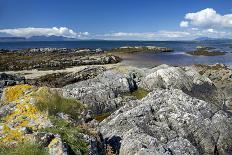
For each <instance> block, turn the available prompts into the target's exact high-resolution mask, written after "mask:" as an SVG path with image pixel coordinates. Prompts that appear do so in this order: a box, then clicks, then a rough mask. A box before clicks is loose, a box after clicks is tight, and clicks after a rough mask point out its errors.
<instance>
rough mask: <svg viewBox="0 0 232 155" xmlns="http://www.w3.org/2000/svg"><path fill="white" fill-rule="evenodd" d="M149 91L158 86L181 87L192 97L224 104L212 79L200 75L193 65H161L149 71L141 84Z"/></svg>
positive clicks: (140, 85) (219, 104)
mask: <svg viewBox="0 0 232 155" xmlns="http://www.w3.org/2000/svg"><path fill="white" fill-rule="evenodd" d="M139 87H142V88H144V89H146V90H148V91H152V90H155V89H157V88H164V89H167V88H175V89H180V90H182V91H183V92H185V93H186V94H189V95H190V96H192V97H196V98H198V99H202V100H205V101H209V102H215V103H217V104H218V106H222V105H221V104H222V102H221V101H222V96H221V94H220V93H219V92H218V91H217V88H216V87H215V85H214V84H213V83H212V81H211V80H210V79H209V78H207V77H205V76H202V75H200V74H199V73H198V72H197V71H196V70H195V69H193V68H191V67H185V68H182V67H172V66H168V65H161V66H158V67H155V68H153V69H151V70H149V71H147V75H146V76H145V77H144V78H143V79H142V81H141V82H140V84H139Z"/></svg>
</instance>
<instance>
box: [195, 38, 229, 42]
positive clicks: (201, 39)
mask: <svg viewBox="0 0 232 155" xmlns="http://www.w3.org/2000/svg"><path fill="white" fill-rule="evenodd" d="M194 40H195V41H207V40H231V39H229V38H209V37H199V38H196V39H194Z"/></svg>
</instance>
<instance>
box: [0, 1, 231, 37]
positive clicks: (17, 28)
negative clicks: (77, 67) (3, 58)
mask: <svg viewBox="0 0 232 155" xmlns="http://www.w3.org/2000/svg"><path fill="white" fill-rule="evenodd" d="M188 13H195V14H193V15H189V16H188V17H186V16H187V14H188ZM212 18H213V20H214V21H212ZM202 20H204V21H202ZM181 22H182V23H181ZM231 31H232V1H231V0H146V1H145V0H137V1H136V0H0V33H1V35H2V36H4V35H10V36H24V37H29V36H31V35H50V34H51V35H62V36H67V37H75V38H83V39H88V38H99V39H119V40H121V39H135V40H182V39H192V38H194V37H200V36H209V37H229V38H231V37H232V34H231V33H232V32H231Z"/></svg>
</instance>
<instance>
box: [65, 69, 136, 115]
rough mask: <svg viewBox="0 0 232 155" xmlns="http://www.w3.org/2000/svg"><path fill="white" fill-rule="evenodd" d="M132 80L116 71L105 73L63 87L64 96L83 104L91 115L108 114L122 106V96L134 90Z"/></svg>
mask: <svg viewBox="0 0 232 155" xmlns="http://www.w3.org/2000/svg"><path fill="white" fill-rule="evenodd" d="M135 87H136V85H135V83H134V81H133V79H132V78H131V77H129V76H127V75H125V74H122V73H119V72H116V71H110V70H109V71H106V72H104V73H102V74H100V75H98V76H97V77H96V78H94V79H89V80H86V81H81V82H78V83H75V84H72V85H67V86H65V87H64V96H68V97H74V98H77V99H78V100H81V101H82V102H84V103H85V104H86V105H87V106H88V108H89V109H90V110H91V111H92V112H93V114H100V113H102V112H110V111H114V110H116V109H117V108H118V107H120V106H121V105H123V104H124V98H123V97H121V95H122V94H124V93H128V92H130V91H132V90H133V89H135Z"/></svg>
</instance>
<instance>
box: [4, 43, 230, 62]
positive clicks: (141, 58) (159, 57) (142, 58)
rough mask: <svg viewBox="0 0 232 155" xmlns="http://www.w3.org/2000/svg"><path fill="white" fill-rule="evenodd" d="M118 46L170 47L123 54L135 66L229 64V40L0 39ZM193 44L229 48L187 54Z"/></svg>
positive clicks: (31, 45)
mask: <svg viewBox="0 0 232 155" xmlns="http://www.w3.org/2000/svg"><path fill="white" fill-rule="evenodd" d="M121 46H163V47H169V48H172V49H174V50H175V51H174V52H172V53H159V54H154V53H137V54H133V55H129V56H127V57H125V61H124V62H123V63H125V64H128V65H134V66H138V67H154V66H156V65H159V64H163V63H165V64H170V65H191V64H215V63H223V64H226V65H228V66H232V53H231V52H232V48H231V46H232V41H231V40H227V41H200V42H199V41H41V42H0V49H24V48H42V47H56V48H102V49H110V48H116V47H121ZM196 46H210V47H215V48H216V49H217V50H220V51H226V52H229V53H228V54H226V55H224V56H214V57H209V56H190V55H187V54H185V52H187V51H191V50H193V49H195V47H196Z"/></svg>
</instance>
